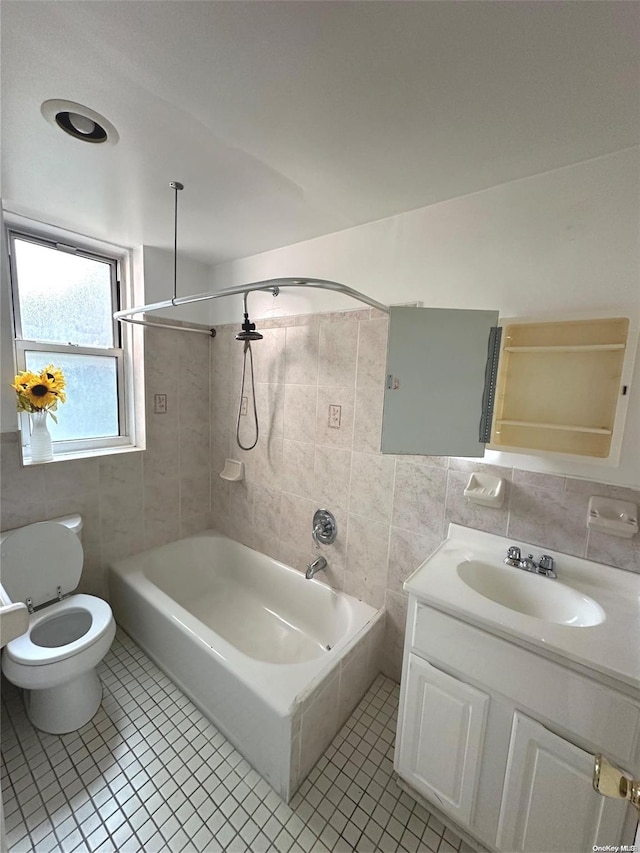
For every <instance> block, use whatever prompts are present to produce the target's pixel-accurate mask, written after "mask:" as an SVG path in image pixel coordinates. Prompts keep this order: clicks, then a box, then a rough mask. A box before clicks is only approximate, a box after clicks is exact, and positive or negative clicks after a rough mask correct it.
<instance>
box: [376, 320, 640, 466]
mask: <svg viewBox="0 0 640 853" xmlns="http://www.w3.org/2000/svg"><path fill="white" fill-rule="evenodd" d="M636 337H637V335H636V333H635V331H634V330H632V329H631V328H630V323H629V320H628V318H626V317H606V318H600V319H589V320H568V321H558V322H548V321H545V322H540V321H532V320H527V319H520V318H517V319H509V320H507V319H504V320H502V319H501V320H498V312H497V311H477V310H468V309H444V308H417V307H395V306H394V307H392V308H391V310H390V322H389V342H388V350H387V371H386V386H385V397H384V410H383V420H382V444H381V448H382V452H383V453H394V454H402V453H406V454H417V455H427V456H480V457H481V456H483V455H484V449H485V446H488V447H489V448H490V449H492V450H502V451H509V452H515V453H529V454H531V453H534V454H540V453H543V454H547V453H553V454H563V455H569V456H572V457H587V458H589V459H592V460H597V459H600V460H606V461H607V463H608V464H616V463H617V461H618V457H619V454H620V447H621V443H622V434H623V429H624V420H625V413H626V408H627V403H628V398H629V393H628V391H629V386H630V382H631V373H632V369H633V360H634V356H635V340H636Z"/></svg>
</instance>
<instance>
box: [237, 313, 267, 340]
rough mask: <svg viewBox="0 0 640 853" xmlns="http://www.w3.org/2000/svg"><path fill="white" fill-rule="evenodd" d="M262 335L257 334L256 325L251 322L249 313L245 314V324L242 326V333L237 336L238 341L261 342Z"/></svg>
mask: <svg viewBox="0 0 640 853" xmlns="http://www.w3.org/2000/svg"><path fill="white" fill-rule="evenodd" d="M262 337H263V336H262V335H261V334H260V332H256V324H255V323H252V322H251V321H250V320H249V315H248V314H247V312H246V311H245V312H244V323H243V324H242V331H241V332H238V334H237V335H236V340H237V341H261V340H262Z"/></svg>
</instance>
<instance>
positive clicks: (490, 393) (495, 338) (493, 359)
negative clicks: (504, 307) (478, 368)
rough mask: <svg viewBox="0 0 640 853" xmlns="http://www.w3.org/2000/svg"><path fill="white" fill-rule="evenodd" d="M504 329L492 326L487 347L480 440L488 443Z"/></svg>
mask: <svg viewBox="0 0 640 853" xmlns="http://www.w3.org/2000/svg"><path fill="white" fill-rule="evenodd" d="M501 340H502V328H501V327H500V326H492V327H491V329H490V330H489V343H488V347H487V365H486V367H485V371H484V391H483V392H482V412H481V414H480V430H479V439H480V441H482V442H485V443H486V442H487V441H489V439H490V438H491V424H492V422H493V406H494V403H495V399H496V381H497V377H498V361H499V359H500V342H501Z"/></svg>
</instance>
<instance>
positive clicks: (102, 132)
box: [40, 98, 120, 145]
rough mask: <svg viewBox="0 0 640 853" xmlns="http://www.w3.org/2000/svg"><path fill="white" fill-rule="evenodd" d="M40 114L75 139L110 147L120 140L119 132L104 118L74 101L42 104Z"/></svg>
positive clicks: (55, 101) (57, 100)
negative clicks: (101, 143) (100, 143)
mask: <svg viewBox="0 0 640 853" xmlns="http://www.w3.org/2000/svg"><path fill="white" fill-rule="evenodd" d="M40 112H41V113H42V115H43V116H44V117H45V119H46V120H47V121H48V122H49V124H51V125H53V126H54V127H59V128H60V129H61V130H64V132H65V133H68V134H69V136H73V137H74V139H80V140H82V141H83V142H94V143H96V142H106V143H109V144H110V145H115V144H116V142H118V140H119V139H120V137H119V136H118V131H117V130H116V129H115V127H114V126H113V125H112V124H111V122H110V121H107V119H106V118H105V117H104V116H101V115H100V113H97V112H96V111H95V110H92V109H89V107H85V106H83V105H82V104H76V103H75V102H74V101H61V100H59V99H57V98H53V99H52V100H50V101H45V102H44V103H43V104H42V106H41V107H40Z"/></svg>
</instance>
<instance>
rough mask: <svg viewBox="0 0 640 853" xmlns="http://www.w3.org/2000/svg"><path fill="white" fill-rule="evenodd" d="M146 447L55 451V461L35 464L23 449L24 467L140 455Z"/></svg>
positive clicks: (129, 446) (125, 446)
mask: <svg viewBox="0 0 640 853" xmlns="http://www.w3.org/2000/svg"><path fill="white" fill-rule="evenodd" d="M142 450H144V447H138V446H137V445H133V444H121V445H112V446H111V447H95V448H92V449H90V450H70V451H68V452H66V453H62V452H58V453H56V452H55V450H54V454H53V459H51V460H50V461H49V462H33V461H32V459H31V456H30V455H29V452H28V449H27V448H22V465H23V467H24V468H29V467H31V466H33V465H51V464H52V463H54V462H71V461H72V460H73V459H93V458H94V457H95V456H116V455H118V454H121V453H138V452H140V451H142Z"/></svg>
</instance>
